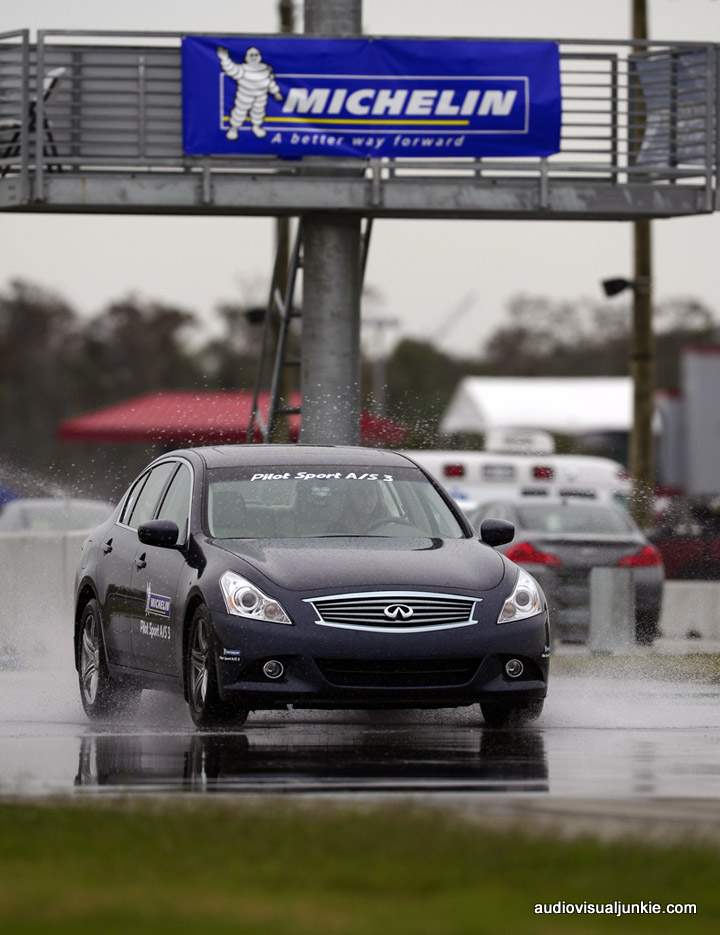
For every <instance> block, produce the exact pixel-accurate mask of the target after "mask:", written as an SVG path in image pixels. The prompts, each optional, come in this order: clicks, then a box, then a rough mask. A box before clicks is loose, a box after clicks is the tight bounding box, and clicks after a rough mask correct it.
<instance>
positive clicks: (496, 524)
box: [480, 519, 515, 548]
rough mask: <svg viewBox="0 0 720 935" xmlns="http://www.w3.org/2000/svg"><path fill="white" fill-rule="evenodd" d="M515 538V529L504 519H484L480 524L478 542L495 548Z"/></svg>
mask: <svg viewBox="0 0 720 935" xmlns="http://www.w3.org/2000/svg"><path fill="white" fill-rule="evenodd" d="M514 538H515V527H514V526H513V524H512V523H508V522H506V521H505V520H504V519H484V520H483V521H482V523H481V524H480V541H481V542H484V543H485V545H490V546H492V547H493V548H497V546H499V545H507V543H508V542H512V541H513V539H514Z"/></svg>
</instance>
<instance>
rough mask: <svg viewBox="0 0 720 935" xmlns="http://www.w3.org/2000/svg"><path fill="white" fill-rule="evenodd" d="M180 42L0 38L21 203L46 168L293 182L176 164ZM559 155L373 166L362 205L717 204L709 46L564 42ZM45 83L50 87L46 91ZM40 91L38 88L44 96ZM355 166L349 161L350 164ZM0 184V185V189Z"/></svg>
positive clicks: (0, 165) (0, 133)
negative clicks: (580, 189)
mask: <svg viewBox="0 0 720 935" xmlns="http://www.w3.org/2000/svg"><path fill="white" fill-rule="evenodd" d="M181 35H182V34H180V33H132V32H129V33H117V32H107V31H106V32H102V31H101V32H91V31H79V32H68V31H65V30H45V31H39V32H38V33H37V41H36V42H35V43H34V44H30V42H29V37H28V32H27V31H22V32H16V33H6V34H1V35H0V173H1V174H2V176H3V177H4V179H5V180H7V179H11V178H19V179H20V180H21V189H22V192H23V195H24V196H25V197H27V198H29V199H31V200H33V201H35V202H42V200H43V199H44V197H45V185H46V175H47V174H48V173H51V172H70V173H82V174H85V175H92V174H100V173H106V174H107V173H128V172H130V173H133V174H134V175H137V174H138V173H139V174H145V173H154V174H163V173H164V174H174V175H177V174H179V173H183V174H187V173H192V174H200V175H201V177H202V182H201V186H200V187H201V190H202V192H203V199H204V200H205V201H211V200H212V178H213V177H217V176H219V175H227V174H228V173H230V174H232V173H234V174H240V175H252V176H254V177H268V176H270V177H278V176H279V177H292V176H298V175H301V174H302V171H303V170H302V166H301V163H299V162H298V161H295V160H293V161H283V160H281V159H278V158H277V157H271V156H268V157H260V158H257V157H256V158H244V157H218V158H212V159H210V158H201V159H199V158H194V157H188V156H185V155H184V153H183V147H182V101H181V65H180V39H181ZM560 50H561V83H562V98H563V123H562V141H561V150H560V152H559V153H557V154H556V155H553V156H551V157H549V158H547V159H528V158H525V159H515V158H503V159H497V158H494V159H475V160H473V159H452V160H448V159H442V160H439V159H436V160H433V159H432V158H429V159H397V160H388V159H373V160H368V161H367V162H366V164H365V166H364V175H365V178H366V180H367V182H368V191H369V202H370V204H371V205H372V203H373V202H378V203H379V202H380V200H381V191H382V188H383V185H384V184H385V183H386V182H388V181H389V180H403V179H415V180H416V179H417V178H425V177H427V178H432V179H436V180H443V179H452V178H454V179H463V180H466V184H468V185H473V184H475V185H487V184H493V183H494V184H496V185H500V184H502V182H503V181H512V182H513V183H515V184H518V185H523V184H528V185H530V184H532V185H536V186H538V189H539V192H540V197H539V206H540V207H541V208H542V207H547V205H548V202H549V189H550V186H551V185H552V184H553V183H557V182H572V181H577V182H578V183H581V182H591V183H593V184H607V185H608V186H615V187H617V186H646V187H647V186H651V187H657V186H668V185H673V186H680V185H692V186H694V187H695V188H697V189H699V190H700V191H701V193H702V197H701V199H700V202H699V204H700V205H701V208H700V210H705V211H712V210H714V209H715V208H718V207H720V203H718V201H717V197H718V196H717V184H716V181H717V180H716V172H717V163H718V153H719V152H720V131H719V124H720V121H719V120H718V101H719V100H720V68H719V67H718V62H719V53H718V46H717V45H715V44H709V43H708V44H705V43H674V42H652V43H641V42H617V41H612V42H609V41H608V42H604V41H591V40H562V41H561V42H560ZM49 86H50V87H49ZM48 87H49V90H48ZM347 166H348V162H347V160H342V159H314V160H313V173H314V174H317V173H319V172H321V173H323V174H327V176H330V177H332V176H337V177H340V176H342V172H341V171H340V170H341V169H345V171H346V170H347ZM361 167H362V164H361V165H360V166H358V168H361ZM2 184H3V181H2V180H0V186H2Z"/></svg>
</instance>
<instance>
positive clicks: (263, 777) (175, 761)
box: [75, 728, 548, 793]
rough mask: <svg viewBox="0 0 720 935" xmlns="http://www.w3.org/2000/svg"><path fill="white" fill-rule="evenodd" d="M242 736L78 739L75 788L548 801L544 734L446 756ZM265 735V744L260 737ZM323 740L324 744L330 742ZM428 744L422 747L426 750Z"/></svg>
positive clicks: (397, 740) (368, 743)
mask: <svg viewBox="0 0 720 935" xmlns="http://www.w3.org/2000/svg"><path fill="white" fill-rule="evenodd" d="M274 733H275V734H276V735H278V736H277V740H278V741H279V742H277V743H274V742H273V740H274V739H275V738H273V736H272V735H273V731H272V730H271V731H266V730H261V731H258V734H260V735H261V736H260V738H258V739H256V736H255V735H254V733H252V732H248V733H245V734H191V735H187V734H186V735H182V734H175V735H170V736H157V735H147V734H146V735H125V736H117V735H108V734H105V735H102V734H100V735H95V736H91V737H83V738H81V743H80V753H79V765H78V774H77V777H76V779H75V782H76V785H78V786H83V787H88V786H103V787H113V786H115V787H122V788H148V787H150V788H154V789H158V788H167V789H173V788H187V789H190V790H193V791H199V790H202V791H213V790H215V791H220V792H223V791H225V792H227V791H233V790H243V791H246V792H273V791H276V792H277V791H283V792H293V791H296V792H321V791H342V792H348V793H350V792H370V791H375V792H392V791H397V790H401V791H404V792H424V791H428V790H445V791H453V792H474V791H490V792H509V791H516V790H521V791H524V792H546V791H547V790H548V782H547V779H548V773H547V764H546V762H545V756H544V745H543V739H542V735H541V734H540V733H539V732H537V731H525V732H523V734H522V736H518V737H515V738H513V737H511V736H508V735H507V734H506V733H505V732H502V731H487V732H478V734H476V736H475V737H474V738H473V739H472V741H471V742H470V743H468V744H461V745H460V746H458V747H454V748H451V749H445V748H444V745H442V744H438V745H437V746H435V745H433V744H432V741H433V736H432V733H431V734H430V736H425V735H424V734H423V733H422V732H421V733H419V734H418V735H416V736H415V737H408V736H407V735H406V736H405V737H404V738H403V737H398V736H397V735H394V734H391V735H390V736H389V737H387V736H385V734H384V733H383V732H377V731H366V732H362V733H360V734H358V735H357V736H356V737H355V740H354V741H353V742H349V743H348V742H347V741H348V740H349V739H350V738H348V737H346V738H345V739H346V743H344V744H333V743H332V741H330V742H329V743H327V745H326V744H323V743H320V744H300V745H292V744H290V745H288V744H287V740H283V739H281V735H282V734H283V733H284V731H283V728H280V729H279V730H277V731H275V732H274ZM268 735H269V736H268ZM328 740H329V738H328ZM425 744H428V746H425Z"/></svg>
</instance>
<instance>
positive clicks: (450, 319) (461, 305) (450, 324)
mask: <svg viewBox="0 0 720 935" xmlns="http://www.w3.org/2000/svg"><path fill="white" fill-rule="evenodd" d="M476 302H477V293H476V292H475V290H474V289H471V290H470V292H467V293H466V294H465V295H464V296H463V297H462V298H461V299H460V301H459V302H457V303H456V304H455V305H453V306H452V308H451V309H450V311H449V313H448V314H447V315H446V316H445V318H443V320H442V322H441V323H440V324H439V325H438V327H437V328H436V329H435V331H433V333H432V334H431V335H430V340H431V341H432V343H433V344H442V343H443V342H444V341H445V340H446V338H447V336H448V334H449V333H450V332H451V331H452V329H453V328H454V327H455V325H457V323H458V322H459V321H460V320H461V319H463V318H464V317H465V316H466V315H467V313H468V312H469V311H470V309H471V308H472V307H473V306H474V305H475V303H476Z"/></svg>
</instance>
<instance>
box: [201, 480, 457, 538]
mask: <svg viewBox="0 0 720 935" xmlns="http://www.w3.org/2000/svg"><path fill="white" fill-rule="evenodd" d="M206 496H207V500H206V517H207V530H208V532H209V534H210V535H211V536H213V537H214V538H217V539H296V538H300V539H306V538H319V537H323V536H390V537H396V538H420V537H422V538H425V537H429V538H439V539H462V538H463V537H464V536H465V535H466V533H465V531H464V530H463V528H462V526H461V525H460V523H459V522H458V520H457V519H456V518H455V516H454V514H453V512H452V511H451V509H450V508H449V507H448V505H447V504H446V503H445V501H444V500H443V498H442V497H441V496H440V494H439V493H438V492H437V490H436V489H435V488H434V487H433V485H432V484H431V483H430V482H429V481H428V479H427V478H426V477H425V475H424V474H422V472H421V471H419V470H417V468H405V467H399V468H397V467H394V466H393V467H392V468H390V469H389V470H373V468H372V467H367V466H360V467H348V466H347V465H340V466H338V465H327V466H315V465H313V466H310V467H308V466H307V465H305V466H302V465H297V466H295V465H294V466H290V467H287V466H283V467H282V468H276V467H275V468H273V467H265V466H253V467H252V468H250V469H248V468H242V469H241V468H217V469H215V470H211V471H209V472H208V486H207V494H206Z"/></svg>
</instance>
